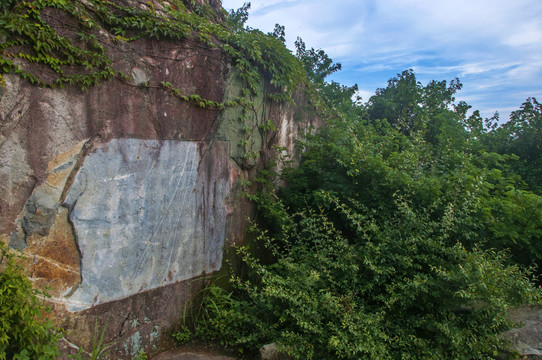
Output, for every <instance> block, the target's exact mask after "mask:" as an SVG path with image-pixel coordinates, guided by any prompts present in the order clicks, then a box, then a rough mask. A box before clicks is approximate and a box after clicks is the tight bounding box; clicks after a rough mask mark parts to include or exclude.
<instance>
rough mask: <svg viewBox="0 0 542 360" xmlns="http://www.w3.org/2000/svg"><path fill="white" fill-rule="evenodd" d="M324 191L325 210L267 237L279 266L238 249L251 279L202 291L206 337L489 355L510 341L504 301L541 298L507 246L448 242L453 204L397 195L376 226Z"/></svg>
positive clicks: (314, 352) (328, 348)
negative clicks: (433, 207) (417, 204)
mask: <svg viewBox="0 0 542 360" xmlns="http://www.w3.org/2000/svg"><path fill="white" fill-rule="evenodd" d="M322 197H323V198H325V199H326V200H328V204H329V206H328V208H326V209H325V211H321V212H311V211H310V210H308V211H307V212H305V213H303V214H301V213H300V214H296V215H293V216H294V217H295V222H293V224H292V225H291V226H290V227H289V228H288V229H287V230H286V231H285V233H284V234H283V238H282V240H281V241H280V242H278V243H277V242H274V241H270V243H269V244H270V246H271V247H273V246H278V247H279V248H281V249H282V250H281V251H280V253H281V254H280V255H279V257H278V261H277V262H276V263H274V264H271V265H264V264H261V263H259V262H258V261H256V260H255V259H254V258H252V257H251V256H250V254H249V253H248V252H246V250H241V252H242V254H243V255H244V258H245V261H246V263H247V264H248V265H249V266H250V268H251V269H252V277H251V279H250V280H241V279H238V278H234V283H235V288H236V295H237V296H236V298H235V299H233V298H232V295H231V294H228V296H227V297H226V298H224V296H223V295H221V296H211V297H210V298H209V299H208V300H207V302H206V316H205V318H204V321H202V322H201V323H200V324H199V329H200V330H199V335H200V336H202V337H204V338H207V339H214V340H219V341H221V342H222V343H223V344H224V345H228V346H230V347H233V348H242V349H244V350H245V351H249V352H250V351H254V350H255V349H256V348H257V347H259V346H261V345H262V344H265V343H268V342H276V343H278V344H279V345H280V346H281V347H282V349H284V350H285V351H286V352H288V353H289V354H290V355H291V356H292V357H293V358H294V359H363V358H366V359H488V358H491V356H492V355H494V353H495V352H497V351H499V350H501V349H504V348H506V344H505V343H504V342H503V341H502V339H501V338H500V337H499V336H498V335H499V334H500V333H502V332H503V331H505V330H507V329H509V328H510V327H511V324H510V323H509V322H508V321H507V320H506V311H507V309H508V308H509V307H511V306H515V305H520V304H524V303H532V302H537V301H540V292H539V290H538V289H536V288H535V287H534V286H532V285H531V284H530V283H529V280H528V273H525V272H523V271H521V270H520V269H519V268H518V267H517V266H513V265H506V256H505V255H504V254H502V253H495V252H491V251H483V250H480V249H474V250H472V251H469V250H467V249H465V247H464V246H462V245H461V244H460V243H459V242H455V243H450V242H449V236H450V227H451V226H452V224H453V221H454V216H453V214H451V213H448V214H447V215H446V216H445V217H443V218H441V219H439V221H432V220H430V218H431V215H432V214H430V213H429V212H417V211H415V210H413V209H412V208H411V207H410V205H409V203H408V201H407V200H405V199H396V201H395V210H396V211H395V213H394V218H393V219H389V220H388V221H386V222H381V223H377V222H376V221H375V219H374V218H373V217H372V216H371V215H370V214H368V213H367V212H366V211H365V210H364V209H363V207H358V208H356V209H352V208H349V207H347V206H346V205H344V204H342V203H340V202H338V201H337V200H336V199H335V198H333V197H332V196H330V195H329V194H322ZM328 211H329V212H334V213H335V214H336V215H337V217H336V219H337V220H336V221H337V222H340V228H341V229H347V231H345V230H339V227H338V226H336V224H335V222H334V221H331V220H330V218H329V217H327V216H326V214H325V212H328ZM215 293H216V294H220V292H219V291H217V290H215ZM217 299H219V301H218V302H217Z"/></svg>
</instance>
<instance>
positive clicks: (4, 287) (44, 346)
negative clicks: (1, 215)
mask: <svg viewBox="0 0 542 360" xmlns="http://www.w3.org/2000/svg"><path fill="white" fill-rule="evenodd" d="M0 252H1V255H0V265H1V269H2V271H1V273H0V359H2V360H11V359H13V360H15V359H18V360H23V359H28V360H36V359H39V360H47V359H55V358H56V356H57V355H58V354H59V350H58V340H59V339H60V338H61V336H62V335H61V333H60V332H59V329H58V328H56V327H55V326H54V325H53V323H52V322H51V321H50V320H48V319H45V318H44V316H45V315H46V314H47V313H48V312H49V311H50V310H49V308H48V307H47V306H46V305H45V304H44V302H43V300H42V298H43V297H46V296H47V294H45V293H43V292H40V291H38V290H35V289H32V285H31V283H30V281H29V280H28V279H27V278H26V276H25V275H24V274H23V269H22V267H21V266H20V265H18V263H17V261H18V260H19V258H20V257H19V256H18V255H15V254H13V253H12V252H11V251H10V250H8V249H7V248H6V247H5V245H4V244H2V243H0Z"/></svg>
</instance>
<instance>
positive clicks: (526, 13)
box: [222, 0, 542, 122]
mask: <svg viewBox="0 0 542 360" xmlns="http://www.w3.org/2000/svg"><path fill="white" fill-rule="evenodd" d="M245 2H249V1H248V0H222V6H223V7H224V8H225V9H226V10H228V11H229V10H231V9H238V8H240V7H241V6H243V4H244V3H245ZM250 3H251V9H250V11H249V19H248V22H247V24H246V25H248V26H250V27H252V28H256V29H260V30H262V31H264V32H272V31H273V29H274V27H275V24H276V23H278V24H280V25H283V26H285V28H286V45H287V46H288V48H289V49H291V50H294V49H295V47H294V41H295V40H296V38H297V37H298V36H299V37H301V38H302V39H303V41H304V42H305V44H306V46H307V48H311V47H313V48H315V49H323V50H324V51H325V52H326V53H327V54H328V55H329V56H330V57H331V58H332V59H333V60H334V61H335V62H338V63H341V64H342V70H341V71H340V72H338V73H336V74H334V75H332V76H331V77H329V78H328V80H334V81H337V82H339V83H341V84H344V85H349V86H350V85H353V84H358V86H359V89H360V95H361V96H362V98H363V100H364V101H367V100H368V99H369V98H370V97H371V96H372V95H373V94H374V92H375V90H376V89H377V88H385V87H386V85H387V81H388V79H390V78H391V77H393V76H396V75H397V74H399V73H401V72H402V71H404V70H408V69H413V70H414V72H415V74H416V77H417V78H418V80H419V81H421V82H422V83H423V84H426V83H427V82H429V81H431V80H438V81H441V80H447V81H450V80H453V79H455V78H459V80H460V82H461V83H462V84H463V89H462V90H461V91H460V92H459V93H458V94H457V95H456V100H457V101H460V100H463V101H466V102H467V103H468V104H470V105H472V107H473V110H475V109H477V110H480V113H481V114H482V116H483V117H491V116H492V115H493V114H494V113H495V111H498V112H499V114H500V119H501V122H503V121H506V120H508V116H509V114H510V112H511V111H513V110H517V109H519V107H520V105H521V104H522V103H523V102H524V101H525V100H526V99H527V98H528V97H536V98H537V99H538V100H542V1H541V0H333V1H331V0H252V1H250ZM294 52H295V51H294Z"/></svg>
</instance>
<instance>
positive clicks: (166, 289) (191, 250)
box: [0, 0, 318, 359]
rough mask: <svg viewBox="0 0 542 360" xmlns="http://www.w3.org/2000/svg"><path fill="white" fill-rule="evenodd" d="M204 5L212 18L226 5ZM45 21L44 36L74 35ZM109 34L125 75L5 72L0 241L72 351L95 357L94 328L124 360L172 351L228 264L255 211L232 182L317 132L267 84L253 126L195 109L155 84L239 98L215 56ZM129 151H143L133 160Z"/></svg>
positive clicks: (236, 116) (228, 113) (56, 21)
mask: <svg viewBox="0 0 542 360" xmlns="http://www.w3.org/2000/svg"><path fill="white" fill-rule="evenodd" d="M119 1H121V0H119ZM123 1H124V0H123ZM125 2H127V3H130V4H132V5H133V6H147V5H145V4H146V3H147V2H142V1H137V0H129V1H128V0H126V1H125ZM198 2H199V3H201V4H210V5H211V6H212V7H214V8H215V10H216V11H215V12H216V13H217V16H216V19H215V20H216V21H219V20H220V17H221V15H220V14H221V13H222V12H221V11H222V10H221V7H220V1H218V0H210V1H205V0H198ZM51 11H53V10H51ZM156 11H161V8H160V7H159V6H157V8H156ZM54 15H55V16H51V17H50V19H49V20H50V21H51V26H53V27H55V26H56V27H57V28H58V29H60V30H61V31H63V32H64V33H65V32H69V31H73V32H74V33H73V34H71V35H74V36H75V35H76V33H77V29H73V30H70V28H69V27H66V26H64V24H67V23H69V19H64V18H62V16H64V15H62V13H58V14H57V13H55V14H54ZM68 35H69V34H68ZM102 35H103V39H102V40H103V45H104V47H105V49H106V51H107V52H108V54H109V56H110V58H111V59H112V66H113V67H114V68H115V69H116V70H118V71H122V72H123V73H124V74H126V75H128V76H129V77H130V79H128V80H120V79H112V80H110V81H107V82H104V83H102V84H101V85H100V86H97V87H92V88H90V89H89V90H88V91H87V92H83V91H81V90H79V89H76V88H72V87H67V88H65V89H42V88H37V87H34V86H32V85H31V84H29V83H27V82H25V81H23V80H21V79H20V78H19V77H17V76H15V75H5V76H4V78H5V80H6V86H5V87H4V88H0V119H1V122H0V213H1V214H2V216H1V217H0V241H3V242H7V243H9V244H10V245H11V246H12V247H14V248H18V249H20V250H23V252H24V253H25V254H26V255H27V257H28V260H27V261H26V262H25V264H26V267H27V269H26V271H27V273H28V274H29V276H30V278H31V280H32V281H33V283H34V285H35V286H37V287H40V288H44V287H49V288H51V290H50V292H51V295H52V298H51V299H50V300H49V302H50V304H51V306H52V307H53V308H54V312H55V316H56V318H55V321H56V322H57V323H59V324H61V325H62V326H63V327H65V329H66V331H67V333H66V339H67V340H68V341H69V342H70V343H72V344H76V345H78V346H83V347H85V348H89V347H90V346H91V342H92V337H93V334H94V331H95V329H94V325H95V323H96V321H97V323H98V329H97V330H98V331H101V330H102V329H104V328H105V339H106V341H108V342H109V341H114V342H115V343H114V344H115V345H114V346H113V348H112V353H113V354H114V356H115V359H130V358H131V357H133V356H134V355H135V354H137V352H138V351H139V350H140V349H142V350H144V351H146V352H147V353H149V354H152V353H153V352H158V351H159V350H160V349H161V348H167V347H169V346H171V345H172V343H171V340H170V339H169V338H168V337H167V335H166V334H167V332H168V330H169V329H170V328H171V327H172V326H173V325H175V324H176V323H177V322H178V321H179V320H180V319H181V318H182V316H183V313H184V309H185V305H189V304H191V300H192V298H193V296H194V295H195V294H196V293H197V292H198V291H199V290H200V289H201V288H202V286H204V285H205V280H203V279H202V277H203V276H206V275H208V274H210V273H212V272H214V271H217V270H219V269H220V268H221V265H222V258H223V251H224V248H225V247H228V246H229V245H230V244H232V243H242V242H243V240H244V236H245V235H244V234H245V229H246V227H247V226H248V220H247V218H248V217H249V216H252V215H253V214H254V207H253V205H252V204H251V203H250V202H249V201H248V199H247V198H246V197H243V196H241V193H242V192H243V191H245V190H246V189H245V188H244V187H243V186H242V185H241V180H251V179H253V178H254V177H255V175H256V174H257V172H258V171H259V170H260V169H262V168H263V167H264V165H265V164H267V162H268V161H269V160H271V159H272V158H273V157H274V156H275V155H276V151H275V150H274V145H279V146H283V147H285V149H286V151H288V152H290V153H292V154H293V153H294V148H293V146H294V142H293V139H294V138H295V137H297V136H298V135H299V134H300V133H301V132H303V131H304V129H305V128H307V127H308V126H310V125H318V121H317V119H311V118H307V117H306V116H305V114H304V113H303V111H302V105H303V104H305V103H306V101H305V100H304V99H303V96H302V94H301V92H300V93H298V94H297V95H296V96H297V98H296V102H297V103H298V106H292V105H290V104H279V103H276V102H270V101H268V100H267V99H266V97H265V96H264V95H263V89H264V86H263V84H262V87H261V89H262V93H261V94H260V96H257V97H255V98H254V99H253V100H254V103H255V104H256V105H257V106H256V107H255V108H256V111H255V112H254V113H253V114H252V116H251V117H249V118H246V119H244V121H245V122H246V123H243V122H242V121H240V114H242V111H243V109H242V108H241V107H238V108H227V109H226V110H223V111H217V110H214V109H207V108H201V107H199V106H197V105H194V104H192V103H189V102H187V101H183V100H181V99H179V98H178V97H175V96H172V95H171V94H170V93H169V92H168V91H166V90H164V89H163V87H162V86H161V83H162V82H169V83H171V84H172V85H173V86H174V87H175V88H177V89H179V90H180V91H181V93H183V94H185V95H193V94H197V95H199V96H201V97H202V98H204V99H208V100H212V101H217V102H224V101H227V100H234V99H235V98H236V97H238V96H240V94H241V89H242V86H241V84H240V80H239V78H238V74H237V72H236V70H235V68H233V67H231V65H228V62H229V59H228V58H227V57H226V56H225V55H224V54H223V53H222V52H221V50H220V48H219V47H212V46H207V45H205V44H203V43H200V42H198V41H197V40H194V39H185V40H181V41H171V40H156V39H153V40H150V39H138V40H136V41H133V42H122V41H113V40H112V39H113V38H114V36H111V35H110V34H102ZM211 40H212V41H214V42H216V40H215V39H211ZM264 121H265V122H267V121H270V123H271V124H272V125H273V126H269V127H264V126H261V125H262V124H263V122H264ZM248 128H250V129H252V131H247V129H248ZM264 129H265V130H264ZM273 129H277V130H276V131H275V130H273ZM181 144H184V145H181ZM138 149H146V150H145V151H143V150H142V151H141V154H140V155H141V156H139V158H138V153H137V151H139V150H138ZM182 149H184V150H182ZM179 159H184V160H183V162H182V164H181V163H180V162H179ZM185 160H186V161H185ZM177 184H179V186H178V187H176V185H177ZM176 189H177V191H176ZM181 189H182V190H181ZM249 190H250V189H249ZM181 205H183V206H181Z"/></svg>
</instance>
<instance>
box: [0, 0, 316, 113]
mask: <svg viewBox="0 0 542 360" xmlns="http://www.w3.org/2000/svg"><path fill="white" fill-rule="evenodd" d="M220 17H221V16H220V14H215V13H214V12H213V9H211V8H210V7H209V5H205V6H201V5H197V4H195V2H193V1H192V2H190V1H186V2H183V1H180V0H172V1H164V0H156V1H154V2H151V1H149V2H142V1H141V2H140V1H133V2H130V1H122V0H118V1H109V0H89V1H80V0H34V1H22V0H10V1H3V2H2V4H0V81H4V80H3V78H2V76H1V75H2V74H9V73H14V74H17V75H19V76H21V77H23V78H25V79H26V80H28V81H30V82H31V83H33V84H35V85H37V86H42V87H64V86H66V85H74V86H79V87H81V88H82V89H88V88H89V87H91V86H95V85H98V84H99V83H100V82H101V81H103V80H107V79H110V78H112V77H117V78H119V79H121V80H124V81H126V80H129V78H128V77H127V76H126V75H124V74H122V73H121V72H119V71H118V69H115V68H114V66H113V63H112V60H111V59H110V57H109V54H108V47H110V46H111V44H114V43H122V42H132V41H136V40H138V39H140V38H151V39H152V38H155V39H160V38H166V39H175V40H184V39H191V40H194V41H196V42H199V43H201V44H202V45H204V46H207V47H219V48H220V49H221V50H222V52H223V53H224V54H225V55H226V56H227V57H228V58H229V59H230V61H231V62H232V63H233V65H234V66H235V67H236V68H237V69H238V70H239V72H240V77H241V79H242V80H243V81H244V82H245V86H246V89H245V92H244V95H245V96H246V95H249V94H254V93H256V92H257V90H258V88H259V84H260V81H261V80H262V79H264V78H265V79H266V80H267V81H269V83H270V84H271V85H272V90H273V89H274V91H271V93H272V95H273V97H274V98H276V99H280V100H287V99H290V96H291V94H292V92H293V90H295V88H296V87H297V86H298V85H299V84H300V83H302V82H303V81H304V77H305V75H304V72H303V68H302V66H301V64H300V63H299V61H298V60H297V59H296V58H295V57H294V56H293V55H292V54H291V52H290V51H289V50H288V49H287V48H286V47H285V46H284V44H283V43H282V42H281V40H280V39H278V38H276V37H275V36H272V35H269V34H264V33H262V32H261V31H259V30H255V29H246V28H244V27H243V26H242V25H243V23H242V21H243V17H242V12H241V13H240V14H239V16H238V19H236V18H235V17H234V16H230V17H229V18H230V19H232V20H231V21H229V22H222V21H217V20H218V19H220ZM239 22H240V23H239ZM239 24H240V25H239ZM159 83H160V81H159V82H158V84H159ZM174 86H175V84H173V85H171V84H169V86H166V88H167V89H168V90H171V89H172V88H174ZM177 95H179V94H177ZM190 95H193V96H198V94H182V96H180V98H182V99H184V100H187V101H192V99H191V98H190ZM200 103H203V104H204V105H205V104H206V102H201V101H198V102H196V104H197V105H199V104H200ZM212 105H213V107H215V108H216V107H217V106H215V105H216V104H212Z"/></svg>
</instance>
